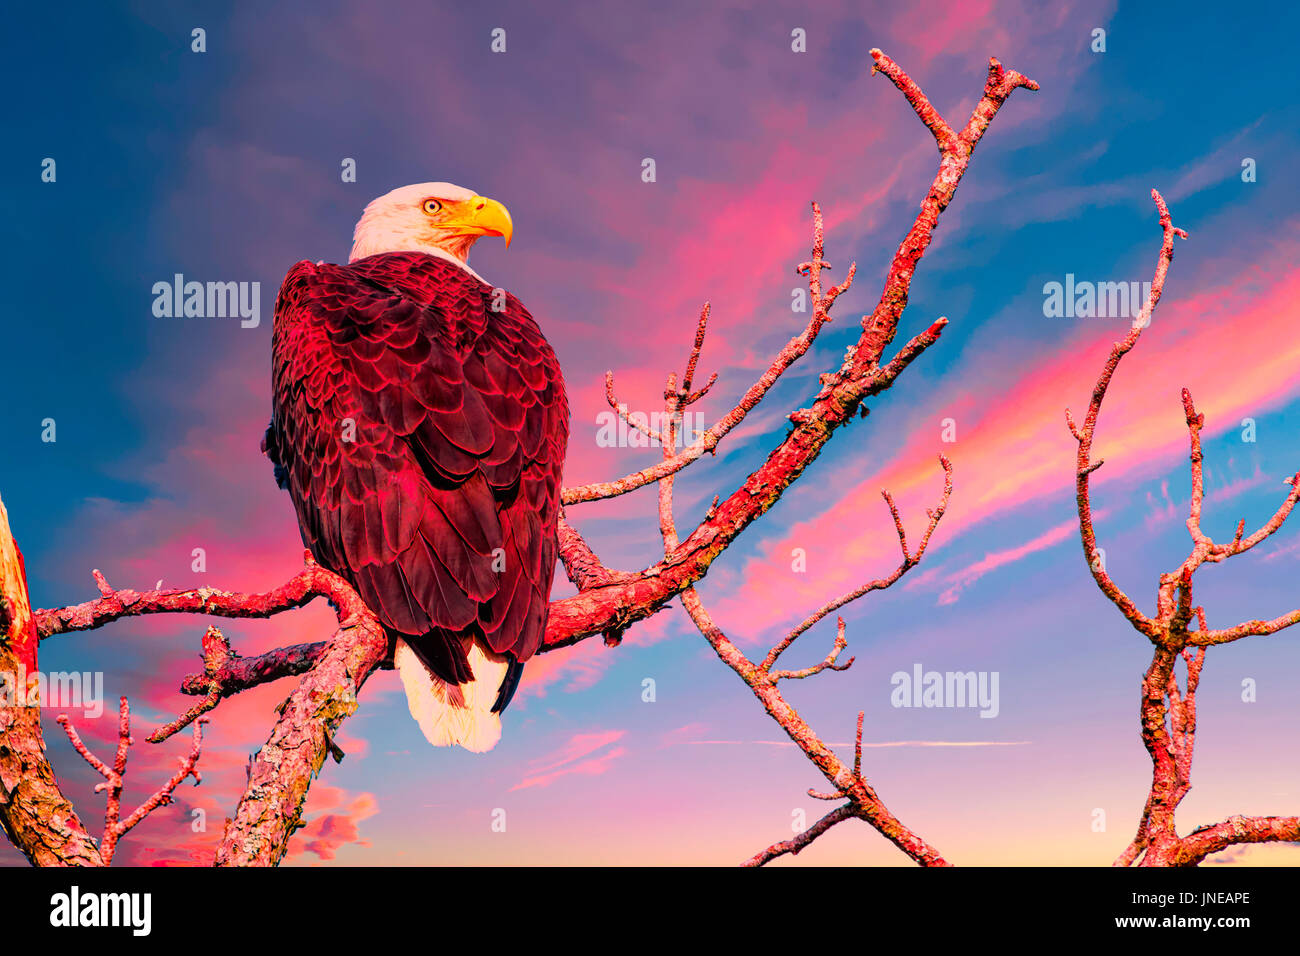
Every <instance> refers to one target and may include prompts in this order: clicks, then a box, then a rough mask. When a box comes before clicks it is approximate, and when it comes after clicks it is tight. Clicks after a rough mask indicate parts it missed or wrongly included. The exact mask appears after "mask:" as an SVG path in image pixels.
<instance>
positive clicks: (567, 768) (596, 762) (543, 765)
mask: <svg viewBox="0 0 1300 956" xmlns="http://www.w3.org/2000/svg"><path fill="white" fill-rule="evenodd" d="M624 734H626V731H623V730H607V731H601V732H598V733H590V734H575V735H574V736H573V737H571V738H570V739H569V742H568V743H567V744H565V745H564V746H563V747H561V748H560V749H559V750H557V751H554V752H553V753H550V754H548V755H546V756H545V757H541V758H539V759H538V760H535V761H533V762H532V763H531V764H530V765H529V769H528V771H527V773H526V775H525V777H524V779H523V780H521V781H520V782H519V783H517V784H515V785H514V786H513V787H511V788H510V789H511V790H524V789H526V788H528V787H547V786H550V785H551V784H552V783H554V782H555V781H556V780H558V779H559V778H560V777H564V776H568V775H570V774H579V775H584V776H598V775H600V774H602V773H604V772H605V771H606V770H608V769H609V768H610V764H612V763H613V761H615V760H617V759H618V758H619V757H621V756H623V755H624V754H625V753H626V752H627V750H626V748H624V747H613V746H611V745H612V744H614V743H615V742H616V741H618V740H621V739H622V738H623V736H624ZM606 747H609V748H610V749H608V750H605V752H604V753H602V754H599V755H597V756H591V755H592V754H595V753H596V752H597V751H599V750H601V749H602V748H606ZM588 758H589V759H588Z"/></svg>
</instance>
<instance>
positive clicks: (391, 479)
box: [263, 183, 569, 752]
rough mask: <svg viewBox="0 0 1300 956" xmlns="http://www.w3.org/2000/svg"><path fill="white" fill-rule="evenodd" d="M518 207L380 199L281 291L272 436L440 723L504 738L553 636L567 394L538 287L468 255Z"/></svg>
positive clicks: (334, 567)
mask: <svg viewBox="0 0 1300 956" xmlns="http://www.w3.org/2000/svg"><path fill="white" fill-rule="evenodd" d="M511 233H512V223H511V219H510V214H509V213H508V212H507V211H506V208H505V207H504V206H503V205H501V204H500V203H499V202H496V201H495V200H492V199H488V198H486V197H484V196H479V195H477V194H475V193H474V192H472V191H471V190H468V189H463V188H461V187H459V186H454V185H452V184H450V183H421V184H418V185H414V186H404V187H402V188H400V189H395V190H393V191H392V192H390V193H388V194H386V195H384V196H380V197H379V198H378V199H376V200H374V201H373V202H372V203H370V204H369V205H368V206H367V207H366V209H365V212H364V213H363V215H362V216H361V220H360V221H359V222H358V223H357V227H356V232H355V234H354V237H353V238H354V242H353V246H352V254H351V257H350V258H349V261H348V264H347V265H333V264H328V263H316V264H314V265H313V264H312V263H310V262H299V263H298V264H297V265H295V266H294V267H293V268H292V269H290V270H289V273H288V275H287V276H285V279H284V284H283V286H281V288H280V295H279V299H278V300H277V302H276V306H275V327H274V332H273V351H272V388H273V409H272V418H271V425H270V427H269V428H268V429H267V432H266V439H265V442H264V445H263V447H264V450H265V452H266V454H267V456H268V457H269V458H270V459H271V461H272V463H273V464H274V465H275V476H276V481H277V483H278V484H279V485H280V487H282V488H287V489H288V491H289V494H290V496H291V497H292V499H293V503H294V507H295V508H296V509H297V513H298V527H299V529H300V530H301V532H302V538H303V542H304V544H306V546H307V547H308V548H309V549H310V550H311V553H312V555H313V556H314V557H315V559H316V561H317V562H318V563H319V564H321V565H322V566H324V567H326V568H329V569H330V570H331V571H334V572H336V573H337V574H339V575H341V576H342V577H343V578H345V579H346V580H347V581H349V582H350V583H351V584H352V585H353V587H355V588H356V589H357V591H358V592H359V593H360V594H361V596H362V598H363V599H364V600H365V602H366V604H367V605H369V607H370V609H371V610H373V611H374V612H375V614H376V616H377V617H378V618H379V620H380V621H381V622H382V623H383V625H384V627H385V628H386V629H387V631H388V632H389V635H390V638H391V641H392V651H393V662H394V665H395V666H396V668H397V670H398V672H399V674H400V676H401V679H402V684H403V686H404V687H405V690H406V698H407V703H408V705H409V707H410V710H411V715H412V716H413V717H414V718H415V720H416V721H417V722H418V723H419V725H420V729H421V730H422V731H423V732H424V735H425V737H427V738H428V740H429V742H430V743H432V744H434V745H436V746H450V745H454V744H458V745H460V746H462V747H464V748H465V749H467V750H472V751H476V752H481V751H485V750H488V749H490V748H491V747H492V746H493V745H494V744H495V743H496V742H497V740H498V739H500V736H501V719H500V714H501V711H502V710H504V709H505V707H506V705H507V704H509V702H510V699H511V697H512V696H513V694H514V692H515V689H516V688H517V686H518V684H519V678H520V673H521V672H522V670H523V665H524V662H525V661H527V660H528V658H529V657H531V656H532V654H533V653H534V652H535V651H536V650H537V649H538V647H539V646H540V645H541V642H542V637H543V635H544V633H545V631H546V619H547V606H548V602H549V599H550V591H551V581H552V578H553V577H554V573H555V559H556V522H557V519H558V515H559V508H560V473H561V469H562V467H563V464H564V453H565V447H566V444H567V441H568V428H569V426H568V419H569V411H568V401H567V398H566V396H565V392H564V380H563V377H562V376H561V374H560V366H559V363H558V362H557V361H556V358H555V353H554V352H553V351H552V350H551V347H550V345H549V344H548V343H547V341H546V339H545V338H544V337H543V336H542V333H541V331H540V330H539V329H538V327H537V323H536V322H534V321H533V317H532V316H531V315H530V314H529V313H528V310H527V309H525V308H524V306H523V305H522V303H520V301H519V300H518V299H516V298H515V297H514V296H513V295H511V294H510V293H508V292H506V291H505V290H504V289H501V288H496V287H494V286H492V285H491V284H490V283H488V282H487V281H486V280H484V279H483V278H482V277H481V276H479V275H478V273H476V272H475V271H474V270H473V269H471V268H470V267H469V263H468V261H467V260H468V256H469V250H470V247H471V246H472V245H473V244H474V242H475V241H476V240H477V239H478V238H479V237H480V236H500V237H502V238H503V239H505V242H506V245H507V246H509V245H510V236H511Z"/></svg>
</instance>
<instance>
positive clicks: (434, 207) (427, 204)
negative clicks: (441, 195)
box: [421, 199, 442, 216]
mask: <svg viewBox="0 0 1300 956" xmlns="http://www.w3.org/2000/svg"><path fill="white" fill-rule="evenodd" d="M421 208H422V209H423V210H424V211H425V212H426V213H428V214H429V215H430V216H436V215H437V214H438V213H439V212H441V211H442V203H440V202H438V200H436V199H426V200H425V201H424V205H423V206H422V207H421Z"/></svg>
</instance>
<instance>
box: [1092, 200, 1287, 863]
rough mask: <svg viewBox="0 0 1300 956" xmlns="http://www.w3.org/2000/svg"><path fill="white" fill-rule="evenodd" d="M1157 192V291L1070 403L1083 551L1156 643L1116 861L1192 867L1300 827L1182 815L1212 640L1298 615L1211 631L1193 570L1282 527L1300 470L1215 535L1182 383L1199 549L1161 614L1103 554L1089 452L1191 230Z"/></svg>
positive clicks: (1262, 630)
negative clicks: (1084, 406)
mask: <svg viewBox="0 0 1300 956" xmlns="http://www.w3.org/2000/svg"><path fill="white" fill-rule="evenodd" d="M1151 198H1152V199H1153V200H1154V201H1155V204H1156V209H1157V210H1158V211H1159V213H1160V228H1161V231H1162V233H1163V238H1162V241H1161V245H1160V255H1159V258H1158V259H1157V261H1156V271H1155V277H1154V279H1153V281H1152V284H1151V292H1150V294H1149V295H1148V297H1147V301H1146V304H1145V305H1144V306H1143V308H1142V310H1141V312H1140V313H1139V314H1138V316H1137V318H1135V319H1134V320H1133V326H1132V328H1131V329H1130V331H1129V333H1128V335H1127V336H1126V337H1125V338H1124V339H1123V340H1122V341H1120V342H1117V343H1115V345H1114V347H1113V348H1112V349H1111V352H1110V357H1109V358H1108V360H1107V362H1106V364H1105V366H1104V367H1103V369H1102V372H1101V375H1100V377H1099V378H1098V379H1097V384H1096V386H1095V387H1094V388H1093V393H1092V402H1091V404H1090V405H1089V408H1088V415H1087V418H1086V419H1085V420H1084V422H1083V424H1082V425H1081V426H1080V425H1078V424H1076V423H1075V421H1074V419H1073V417H1072V416H1071V415H1070V413H1069V411H1068V410H1067V411H1066V422H1067V424H1068V425H1069V428H1070V432H1071V434H1073V435H1074V437H1075V439H1076V440H1077V441H1078V443H1079V453H1078V462H1077V467H1076V479H1075V482H1076V499H1077V503H1078V511H1079V528H1080V532H1081V538H1082V543H1083V553H1084V557H1085V558H1086V559H1087V561H1088V566H1089V568H1090V569H1091V571H1092V576H1093V579H1094V580H1095V581H1096V582H1097V586H1098V587H1099V588H1100V589H1101V591H1102V593H1103V594H1105V595H1106V597H1107V598H1109V599H1110V600H1111V602H1112V603H1113V604H1114V605H1115V606H1116V607H1117V608H1119V610H1120V613H1122V614H1123V615H1124V617H1125V618H1127V619H1128V621H1129V623H1130V624H1132V626H1133V627H1134V629H1135V630H1137V631H1138V633H1140V634H1142V635H1143V636H1144V637H1146V638H1147V639H1148V640H1149V641H1150V642H1151V643H1152V644H1153V645H1154V650H1153V654H1152V658H1151V665H1150V667H1148V668H1147V671H1146V674H1145V676H1144V677H1143V680H1142V701H1141V715H1142V743H1143V745H1144V746H1145V747H1146V749H1147V753H1148V754H1149V755H1150V757H1151V766H1152V773H1151V786H1150V790H1149V792H1148V794H1147V800H1146V805H1145V807H1144V809H1143V811H1142V817H1141V820H1140V821H1139V823H1138V829H1137V833H1136V835H1135V836H1134V837H1133V839H1132V841H1130V843H1129V845H1128V846H1127V847H1126V848H1125V849H1124V851H1123V852H1122V853H1121V854H1120V855H1119V857H1118V858H1117V859H1116V860H1115V865H1116V866H1131V865H1133V864H1134V863H1139V862H1140V863H1141V865H1142V866H1194V865H1196V864H1198V863H1200V862H1201V861H1202V860H1203V859H1205V857H1206V856H1208V855H1209V854H1211V853H1216V852H1218V851H1219V850H1222V849H1223V848H1225V847H1227V846H1229V845H1232V844H1234V843H1263V842H1269V841H1273V840H1294V839H1296V838H1297V835H1300V817H1242V816H1233V817H1230V818H1229V819H1228V820H1225V821H1223V822H1222V823H1218V824H1214V825H1212V826H1207V827H1201V828H1200V829H1198V830H1195V831H1193V832H1192V833H1191V834H1189V835H1187V836H1179V834H1178V827H1177V823H1176V820H1175V817H1176V814H1177V811H1178V807H1179V805H1180V804H1181V803H1182V801H1183V798H1184V797H1186V796H1187V794H1188V792H1189V791H1190V790H1191V786H1192V783H1191V779H1192V777H1191V775H1192V757H1193V755H1194V753H1195V748H1196V692H1197V688H1198V687H1199V685H1200V679H1201V669H1202V667H1203V666H1204V664H1205V649H1206V648H1207V647H1209V646H1212V645H1218V644H1226V643H1229V642H1231V641H1235V640H1238V639H1240V638H1243V637H1250V636H1254V635H1260V634H1272V633H1275V632H1277V631H1279V630H1282V629H1283V628H1285V627H1289V626H1291V625H1292V624H1295V623H1297V621H1300V611H1293V612H1291V613H1290V614H1286V615H1283V616H1282V617H1279V618H1275V619H1274V620H1272V621H1246V622H1244V623H1242V624H1238V625H1236V626H1235V627H1231V628H1225V629H1221V630H1210V629H1209V628H1208V626H1207V624H1206V614H1205V609H1204V607H1201V606H1199V605H1196V604H1195V603H1194V601H1193V581H1192V578H1193V575H1194V574H1195V573H1196V571H1197V570H1198V569H1199V568H1200V567H1201V566H1202V565H1204V564H1206V563H1218V562H1221V561H1223V560H1225V559H1226V558H1229V557H1233V556H1235V555H1238V554H1242V553H1244V552H1246V551H1248V550H1250V549H1251V548H1253V547H1254V546H1255V545H1257V544H1258V543H1259V542H1261V541H1263V540H1264V539H1265V538H1267V537H1269V536H1271V535H1273V534H1274V533H1276V532H1277V531H1278V529H1280V528H1281V527H1282V523H1283V522H1284V521H1285V520H1286V519H1287V517H1288V516H1289V515H1290V514H1291V512H1292V510H1293V509H1294V507H1295V504H1296V501H1297V500H1300V474H1296V475H1293V476H1292V477H1290V478H1287V479H1286V483H1287V484H1289V485H1290V486H1291V491H1290V493H1289V494H1288V495H1287V496H1286V499H1285V500H1284V501H1283V502H1282V504H1281V506H1280V507H1279V508H1278V509H1277V511H1276V512H1275V513H1274V515H1273V517H1272V518H1270V519H1269V520H1268V521H1267V522H1265V524H1264V525H1263V526H1262V527H1261V528H1260V529H1259V530H1258V531H1256V532H1255V533H1254V534H1252V535H1250V536H1249V537H1246V536H1245V527H1246V525H1245V521H1239V522H1238V523H1237V530H1236V533H1235V534H1234V535H1233V538H1232V541H1231V542H1230V543H1228V544H1216V543H1215V542H1214V541H1213V540H1212V539H1211V538H1210V537H1209V536H1208V535H1206V534H1205V533H1204V532H1203V531H1202V529H1201V512H1202V507H1203V504H1204V501H1205V476H1204V470H1203V460H1204V455H1203V452H1202V449H1201V430H1202V429H1203V428H1204V427H1205V416H1204V415H1202V414H1200V413H1199V412H1197V410H1196V406H1195V403H1194V402H1193V401H1192V396H1191V393H1190V392H1189V391H1188V390H1187V389H1185V388H1184V389H1183V390H1182V403H1183V414H1184V418H1185V419H1186V422H1187V430H1188V435H1189V439H1190V446H1191V450H1190V456H1189V457H1190V462H1191V483H1192V494H1191V501H1190V503H1189V507H1188V517H1187V530H1188V533H1189V534H1190V535H1191V538H1192V550H1191V553H1190V554H1189V555H1188V556H1187V558H1186V560H1184V561H1183V563H1182V564H1181V565H1180V566H1179V567H1178V568H1177V569H1175V570H1174V571H1171V572H1169V573H1166V574H1162V575H1160V583H1159V587H1158V589H1157V593H1156V616H1155V617H1154V618H1152V617H1148V616H1147V615H1145V614H1143V613H1142V612H1141V611H1139V610H1138V609H1137V606H1136V605H1135V604H1134V603H1133V601H1132V600H1131V599H1130V598H1129V597H1128V596H1127V595H1126V594H1125V593H1124V592H1123V591H1121V590H1120V589H1119V587H1118V585H1116V584H1115V582H1114V581H1113V580H1112V579H1111V578H1110V575H1109V574H1107V573H1106V569H1105V567H1104V566H1103V563H1102V562H1101V560H1100V558H1099V555H1098V550H1097V541H1096V532H1095V530H1094V527H1093V519H1092V506H1091V502H1090V500H1089V490H1088V476H1089V475H1090V474H1091V473H1092V472H1093V471H1095V470H1096V468H1097V467H1098V466H1100V464H1101V462H1100V461H1098V462H1095V463H1094V462H1092V461H1091V450H1092V441H1093V436H1094V433H1095V431H1096V427H1097V415H1098V412H1099V411H1100V409H1101V403H1102V400H1103V399H1104V398H1105V396H1106V390H1107V388H1108V387H1109V385H1110V382H1111V379H1112V377H1113V376H1114V374H1115V370H1116V368H1117V367H1118V366H1119V362H1120V360H1121V359H1122V358H1123V357H1124V356H1125V355H1126V354H1128V352H1129V351H1130V350H1132V348H1133V346H1134V345H1135V344H1137V340H1138V338H1139V337H1140V336H1141V335H1142V332H1143V331H1144V330H1145V329H1146V328H1147V326H1148V325H1150V322H1151V315H1152V313H1153V312H1154V311H1155V308H1156V305H1157V304H1158V303H1159V301H1160V296H1161V294H1162V293H1163V291H1164V284H1165V278H1166V276H1167V275H1168V270H1169V263H1170V261H1171V260H1172V258H1173V245H1174V238H1175V237H1181V238H1183V239H1186V238H1187V233H1186V232H1184V231H1183V230H1182V229H1178V228H1175V227H1174V225H1173V224H1172V222H1171V220H1170V216H1169V209H1168V207H1167V206H1166V205H1165V201H1164V199H1163V198H1162V197H1161V195H1160V193H1159V192H1157V191H1156V190H1154V189H1153V190H1152V191H1151ZM1193 619H1194V620H1195V621H1196V623H1197V628H1196V629H1191V628H1190V624H1191V623H1192V621H1193ZM1180 658H1181V659H1182V661H1183V665H1184V668H1185V671H1186V677H1185V682H1184V685H1183V686H1182V687H1181V688H1180V686H1179V683H1178V676H1177V673H1176V665H1177V663H1178V660H1179V659H1180Z"/></svg>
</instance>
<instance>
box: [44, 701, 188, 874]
mask: <svg viewBox="0 0 1300 956" xmlns="http://www.w3.org/2000/svg"><path fill="white" fill-rule="evenodd" d="M58 721H59V723H60V724H61V725H62V727H63V729H64V731H65V732H66V733H67V735H68V740H69V741H70V742H71V744H72V746H73V749H74V750H76V751H77V753H79V754H81V756H82V757H83V758H84V759H85V761H86V763H88V764H90V765H91V766H92V767H94V768H95V769H96V770H97V771H99V774H100V776H102V777H103V778H104V780H105V781H106V782H105V783H101V784H99V785H98V786H96V787H95V792H96V793H98V792H99V791H101V790H107V791H108V806H107V808H106V809H105V811H104V839H103V842H101V843H100V845H99V852H100V854H101V855H102V856H103V858H104V866H108V865H110V864H111V863H112V862H113V854H114V853H115V852H116V851H117V841H118V840H120V839H121V838H122V837H123V836H125V835H126V834H127V832H128V831H130V830H131V828H132V827H134V826H135V825H136V824H138V823H139V822H140V821H141V820H143V819H144V818H145V817H147V816H148V815H149V814H150V813H152V812H153V811H154V810H157V809H158V808H159V807H165V806H167V805H168V804H169V803H171V802H172V793H173V792H174V791H175V790H176V788H177V787H179V786H180V785H181V783H182V782H183V781H184V780H185V778H186V777H193V778H194V786H196V787H197V786H198V785H199V783H200V782H201V781H202V779H203V778H202V777H201V776H200V775H199V771H198V769H197V766H198V762H199V756H200V754H201V753H202V750H203V724H204V723H206V722H207V718H206V717H200V718H199V719H198V722H197V723H195V725H194V746H193V747H192V748H191V749H190V752H189V755H188V756H185V757H182V758H180V769H179V770H177V771H176V773H175V774H173V775H172V777H171V779H170V780H168V781H167V782H166V783H164V784H163V785H162V786H161V787H159V788H158V790H156V791H155V792H154V794H153V796H151V797H150V798H149V799H148V800H146V801H145V802H144V803H142V804H140V806H139V807H137V808H136V810H135V812H134V813H132V814H131V815H130V816H128V817H127V818H126V819H125V820H123V819H122V786H123V778H124V777H125V776H126V758H127V754H128V752H129V751H130V749H131V745H132V744H133V743H135V741H134V740H133V739H132V737H131V707H130V705H129V704H128V703H127V700H126V698H125V697H123V698H122V700H121V708H120V710H119V712H118V741H117V755H116V758H115V759H114V760H113V766H112V767H109V766H107V765H106V764H105V763H104V762H103V761H102V760H100V759H99V758H98V757H96V756H95V755H94V754H92V753H91V752H90V750H89V748H87V747H86V745H85V744H84V743H82V741H81V737H80V736H78V734H77V731H76V728H74V727H73V726H72V722H71V721H70V720H69V719H68V715H67V714H60V715H59V717H58Z"/></svg>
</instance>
